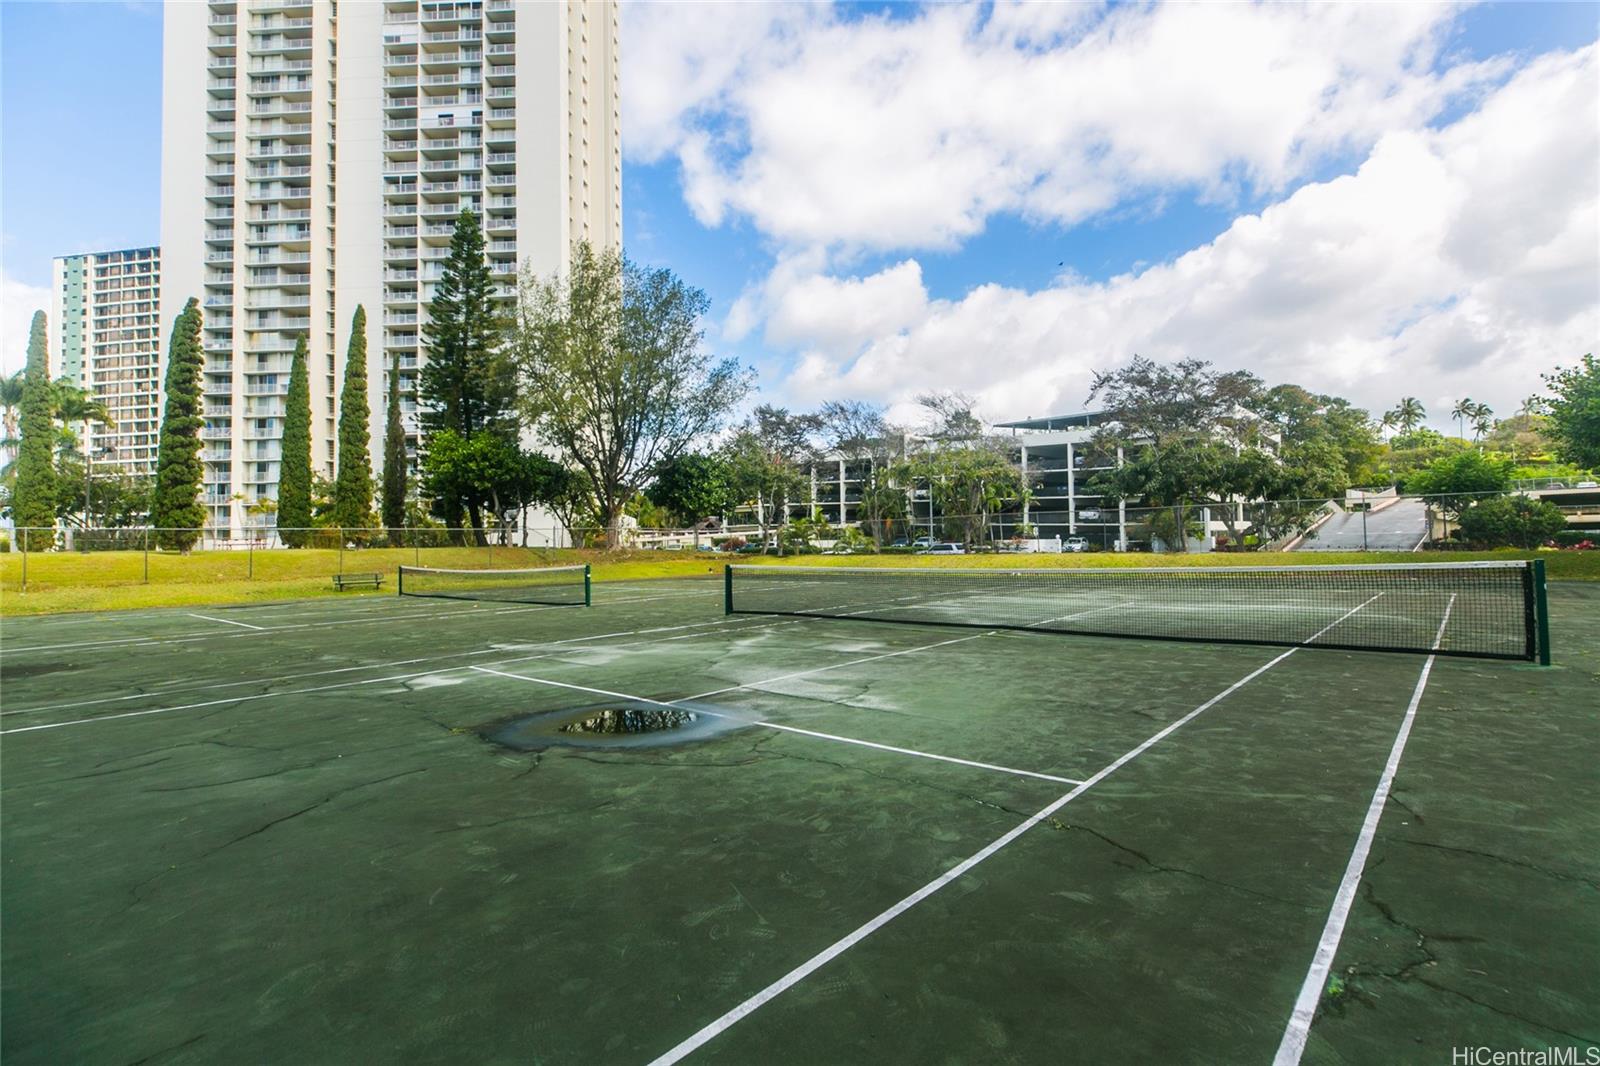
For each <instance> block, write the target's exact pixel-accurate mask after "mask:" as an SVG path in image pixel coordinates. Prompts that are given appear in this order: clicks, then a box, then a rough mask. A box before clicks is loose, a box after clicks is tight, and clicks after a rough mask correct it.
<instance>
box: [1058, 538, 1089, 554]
mask: <svg viewBox="0 0 1600 1066" xmlns="http://www.w3.org/2000/svg"><path fill="white" fill-rule="evenodd" d="M1061 547H1062V548H1064V549H1066V550H1067V551H1069V552H1086V551H1088V550H1089V539H1088V538H1087V537H1068V538H1067V539H1066V540H1064V541H1062V542H1061Z"/></svg>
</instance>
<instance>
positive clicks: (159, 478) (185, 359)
mask: <svg viewBox="0 0 1600 1066" xmlns="http://www.w3.org/2000/svg"><path fill="white" fill-rule="evenodd" d="M204 362H205V353H204V352H203V351H202V350H201V348H200V301H199V300H196V299H195V298H194V297H192V296H191V297H189V302H188V303H186V304H184V306H183V311H182V313H180V314H179V315H178V320H177V321H176V322H175V323H173V326H172V341H171V343H170V344H169V345H168V347H167V377H166V384H165V386H164V391H165V392H166V396H167V398H166V405H165V407H163V408H162V412H161V443H160V445H159V447H158V449H157V452H156V487H155V493H154V495H153V496H152V499H151V502H150V524H151V525H153V526H155V527H156V529H157V530H158V531H159V532H157V534H156V543H157V544H159V545H161V546H162V547H163V548H175V549H177V550H178V551H182V552H187V551H188V550H189V549H190V548H192V547H194V542H195V541H196V540H197V539H199V537H200V529H199V527H200V526H201V525H202V524H203V523H204V522H205V520H206V512H205V508H204V507H201V506H200V478H201V475H202V474H203V473H204V470H203V468H202V467H201V465H200V427H201V426H202V425H204V424H205V420H204V419H203V418H202V417H201V415H200V370H201V368H202V365H203V364H204Z"/></svg>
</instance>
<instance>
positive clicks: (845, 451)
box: [817, 393, 983, 545]
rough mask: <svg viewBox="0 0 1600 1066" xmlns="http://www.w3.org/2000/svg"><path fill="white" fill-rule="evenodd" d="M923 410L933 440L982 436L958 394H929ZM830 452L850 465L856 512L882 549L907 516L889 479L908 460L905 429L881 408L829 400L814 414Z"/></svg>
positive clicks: (901, 497) (902, 500)
mask: <svg viewBox="0 0 1600 1066" xmlns="http://www.w3.org/2000/svg"><path fill="white" fill-rule="evenodd" d="M922 400H923V407H924V408H925V409H927V410H929V411H930V413H931V414H932V415H933V416H934V419H935V425H934V427H933V428H934V431H935V432H934V434H933V435H934V436H936V437H940V438H942V439H953V438H959V437H962V436H965V437H973V436H977V435H979V434H981V433H982V430H983V423H982V422H981V421H979V419H978V417H977V416H976V415H975V414H974V413H973V404H972V401H971V400H970V399H969V398H967V397H965V396H959V395H958V394H949V393H947V394H942V395H941V394H930V395H928V396H924V397H922ZM817 414H818V416H819V417H820V419H821V420H822V431H823V435H824V437H825V438H826V440H827V442H828V446H829V448H830V449H831V450H832V451H834V452H836V453H838V455H839V456H840V457H841V458H843V459H844V460H845V462H846V463H848V464H849V465H850V467H851V468H852V470H853V475H852V476H854V477H857V478H859V479H860V481H861V502H860V507H859V514H860V515H861V517H862V520H863V523H864V524H865V526H866V528H867V529H868V530H870V531H871V533H872V539H873V541H874V543H876V544H878V545H882V543H883V537H884V535H885V534H886V533H887V532H888V527H889V525H890V524H891V523H893V522H896V521H900V520H902V519H904V518H905V517H906V512H907V505H908V501H907V499H906V494H905V490H904V489H902V488H901V487H900V486H899V485H897V484H895V483H894V479H893V477H892V476H891V475H892V471H893V470H894V467H895V465H896V464H898V463H900V462H901V461H902V460H904V459H905V458H906V456H907V434H906V430H905V429H903V428H901V427H899V426H896V425H892V424H891V423H890V422H889V420H888V419H887V418H886V417H885V416H884V412H883V408H881V407H877V406H874V405H873V404H869V403H863V402H861V401H859V400H843V401H838V400H835V401H830V402H828V403H825V404H823V405H822V408H821V410H819V411H818V412H817Z"/></svg>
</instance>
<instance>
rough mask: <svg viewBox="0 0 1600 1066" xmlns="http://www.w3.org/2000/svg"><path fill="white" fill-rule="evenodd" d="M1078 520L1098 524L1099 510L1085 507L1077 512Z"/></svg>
mask: <svg viewBox="0 0 1600 1066" xmlns="http://www.w3.org/2000/svg"><path fill="white" fill-rule="evenodd" d="M1078 518H1079V519H1081V520H1082V521H1085V522H1098V521H1100V509H1099V508H1097V507H1085V508H1083V510H1081V511H1079V512H1078Z"/></svg>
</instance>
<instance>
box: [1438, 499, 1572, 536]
mask: <svg viewBox="0 0 1600 1066" xmlns="http://www.w3.org/2000/svg"><path fill="white" fill-rule="evenodd" d="M1460 522H1461V530H1460V533H1461V539H1462V540H1464V541H1467V542H1468V543H1470V544H1474V545H1479V546H1482V547H1486V548H1500V547H1512V548H1536V547H1538V546H1539V545H1540V544H1543V543H1544V542H1545V541H1547V540H1549V539H1550V538H1551V537H1553V536H1555V535H1556V534H1557V533H1561V532H1565V530H1566V528H1567V518H1566V515H1564V514H1562V512H1561V508H1559V507H1557V506H1556V505H1555V504H1552V503H1546V502H1545V501H1544V500H1535V499H1532V498H1531V497H1528V496H1500V497H1496V498H1495V499H1492V500H1484V501H1483V502H1482V503H1479V504H1477V505H1476V506H1473V507H1469V508H1467V509H1466V510H1464V511H1462V512H1461V518H1460Z"/></svg>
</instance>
